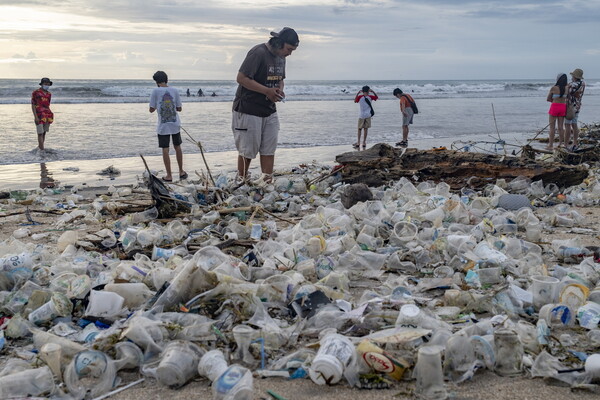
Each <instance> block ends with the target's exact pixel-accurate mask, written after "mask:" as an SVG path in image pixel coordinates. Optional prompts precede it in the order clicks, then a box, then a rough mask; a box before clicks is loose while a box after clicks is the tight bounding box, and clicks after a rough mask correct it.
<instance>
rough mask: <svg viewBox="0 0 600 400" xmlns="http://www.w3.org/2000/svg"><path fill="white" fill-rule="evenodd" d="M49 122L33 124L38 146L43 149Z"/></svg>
mask: <svg viewBox="0 0 600 400" xmlns="http://www.w3.org/2000/svg"><path fill="white" fill-rule="evenodd" d="M48 128H49V124H38V125H36V126H35V130H36V131H37V136H38V137H37V139H38V148H39V149H40V150H44V143H45V142H46V133H47V132H48Z"/></svg>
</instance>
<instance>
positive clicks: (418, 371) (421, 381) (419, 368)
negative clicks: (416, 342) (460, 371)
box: [413, 346, 448, 400]
mask: <svg viewBox="0 0 600 400" xmlns="http://www.w3.org/2000/svg"><path fill="white" fill-rule="evenodd" d="M413 374H414V377H415V378H416V380H417V384H416V388H415V392H416V394H417V395H418V396H420V397H422V398H424V399H429V400H443V399H446V398H448V392H447V391H446V388H445V387H444V373H443V371H442V351H441V349H440V348H438V347H437V346H423V347H420V348H419V350H418V353H417V363H416V365H415V369H414V372H413Z"/></svg>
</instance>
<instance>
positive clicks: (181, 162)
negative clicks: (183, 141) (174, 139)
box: [173, 145, 186, 176]
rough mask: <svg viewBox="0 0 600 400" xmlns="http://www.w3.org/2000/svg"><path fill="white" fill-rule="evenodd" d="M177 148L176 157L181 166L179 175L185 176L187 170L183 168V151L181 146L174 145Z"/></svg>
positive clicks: (178, 164)
mask: <svg viewBox="0 0 600 400" xmlns="http://www.w3.org/2000/svg"><path fill="white" fill-rule="evenodd" d="M173 148H174V149H175V157H176V158H177V166H178V167H179V176H185V174H186V172H185V171H184V170H183V151H182V150H181V146H180V145H177V146H173Z"/></svg>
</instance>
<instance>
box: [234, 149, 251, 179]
mask: <svg viewBox="0 0 600 400" xmlns="http://www.w3.org/2000/svg"><path fill="white" fill-rule="evenodd" d="M250 161H252V159H251V158H246V157H243V156H242V155H238V162H237V170H238V176H239V177H240V178H242V179H244V180H245V179H246V177H247V176H248V168H250Z"/></svg>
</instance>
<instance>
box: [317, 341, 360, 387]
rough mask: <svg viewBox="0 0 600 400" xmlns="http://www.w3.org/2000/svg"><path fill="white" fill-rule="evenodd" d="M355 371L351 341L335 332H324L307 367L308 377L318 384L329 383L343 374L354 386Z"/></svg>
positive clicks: (333, 382) (354, 352)
mask: <svg viewBox="0 0 600 400" xmlns="http://www.w3.org/2000/svg"><path fill="white" fill-rule="evenodd" d="M356 371H357V368H356V349H355V348H354V345H353V344H352V342H351V341H350V340H349V339H348V338H347V337H345V336H342V335H339V334H337V333H334V332H327V333H325V335H324V336H323V338H322V339H321V347H320V348H319V351H318V352H317V355H316V357H315V358H314V359H313V361H312V364H311V366H310V369H309V375H310V379H312V381H313V382H314V383H316V384H318V385H324V384H328V385H331V384H335V383H337V382H339V381H340V380H341V379H342V376H344V377H345V378H346V379H347V380H348V382H349V383H350V385H351V386H354V384H355V383H356V379H357V374H356Z"/></svg>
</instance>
